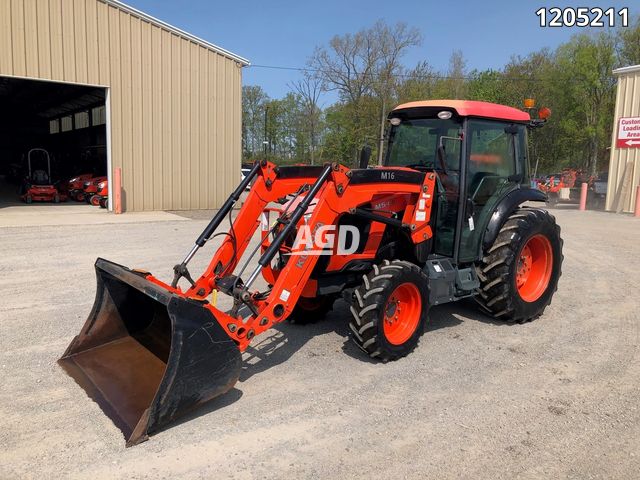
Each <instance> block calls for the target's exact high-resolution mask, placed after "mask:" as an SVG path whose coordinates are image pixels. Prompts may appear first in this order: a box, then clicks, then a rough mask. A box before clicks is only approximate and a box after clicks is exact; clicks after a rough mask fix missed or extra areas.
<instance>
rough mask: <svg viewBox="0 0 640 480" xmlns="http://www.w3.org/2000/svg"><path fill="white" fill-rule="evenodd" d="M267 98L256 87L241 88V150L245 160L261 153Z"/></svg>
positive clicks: (246, 86) (259, 88) (262, 91)
mask: <svg viewBox="0 0 640 480" xmlns="http://www.w3.org/2000/svg"><path fill="white" fill-rule="evenodd" d="M268 101H269V96H268V95H267V94H266V93H265V92H264V90H262V88H261V87H259V86H257V85H245V86H244V87H242V147H243V148H242V150H243V154H244V158H245V160H249V159H252V158H254V157H255V156H256V155H259V154H260V153H261V151H262V141H263V139H264V112H265V106H266V104H267V102H268Z"/></svg>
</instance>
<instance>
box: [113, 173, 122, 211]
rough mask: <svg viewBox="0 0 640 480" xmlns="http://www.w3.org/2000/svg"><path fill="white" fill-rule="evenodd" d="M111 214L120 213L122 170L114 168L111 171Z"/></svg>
mask: <svg viewBox="0 0 640 480" xmlns="http://www.w3.org/2000/svg"><path fill="white" fill-rule="evenodd" d="M111 190H112V192H113V212H114V213H115V214H121V213H122V169H121V168H120V167H116V168H114V170H113V188H112V189H111Z"/></svg>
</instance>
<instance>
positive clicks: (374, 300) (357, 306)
mask: <svg viewBox="0 0 640 480" xmlns="http://www.w3.org/2000/svg"><path fill="white" fill-rule="evenodd" d="M362 278H363V283H362V285H360V286H359V287H358V288H356V290H355V291H354V293H353V304H352V305H351V313H352V318H351V320H350V322H349V328H350V329H351V331H352V333H353V335H352V338H353V341H354V342H355V343H356V345H358V347H360V349H362V350H363V351H364V352H365V353H366V354H367V355H369V356H370V357H372V358H377V359H379V360H381V361H383V362H387V361H389V360H396V359H398V358H400V357H404V356H405V355H407V354H408V353H410V352H411V351H412V350H413V349H414V348H415V347H416V345H417V344H418V341H419V339H420V336H421V335H422V333H423V331H424V325H425V322H426V319H427V312H428V298H429V293H428V280H427V277H426V276H425V275H424V273H423V272H422V270H420V268H419V267H418V266H417V265H414V264H412V263H409V262H405V261H401V260H394V261H392V262H389V261H388V260H385V261H384V263H383V264H382V265H380V266H378V265H374V267H373V270H372V271H371V272H370V273H369V274H368V275H363V277H362ZM403 284H411V285H413V286H414V287H416V289H417V291H416V293H417V294H418V295H419V298H420V304H419V306H416V307H415V310H416V311H418V312H419V316H418V317H417V323H416V325H415V330H413V331H411V329H409V330H408V331H407V334H409V333H410V336H409V337H408V338H407V339H406V340H404V341H402V343H391V341H389V339H388V338H387V333H385V331H386V330H385V325H384V324H385V321H386V320H385V318H389V317H390V315H389V312H388V309H389V306H390V305H391V306H393V305H394V304H393V303H388V301H389V299H390V298H391V297H392V295H393V294H394V292H396V291H397V290H396V289H397V288H398V287H399V286H401V285H403ZM398 305H399V304H398ZM385 315H386V317H385ZM391 315H393V313H391ZM396 318H397V317H396ZM414 318H415V317H414ZM412 325H413V323H412Z"/></svg>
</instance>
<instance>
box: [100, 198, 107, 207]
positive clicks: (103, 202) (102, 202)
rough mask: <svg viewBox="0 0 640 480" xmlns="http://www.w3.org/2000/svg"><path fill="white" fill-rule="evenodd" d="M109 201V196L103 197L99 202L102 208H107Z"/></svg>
mask: <svg viewBox="0 0 640 480" xmlns="http://www.w3.org/2000/svg"><path fill="white" fill-rule="evenodd" d="M108 203H109V200H108V199H107V198H101V199H100V202H99V205H100V208H107V205H108Z"/></svg>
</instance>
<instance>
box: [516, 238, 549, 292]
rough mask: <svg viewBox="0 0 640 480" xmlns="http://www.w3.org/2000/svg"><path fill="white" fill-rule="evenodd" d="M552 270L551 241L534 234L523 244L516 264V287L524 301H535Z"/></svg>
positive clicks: (547, 284)
mask: <svg viewBox="0 0 640 480" xmlns="http://www.w3.org/2000/svg"><path fill="white" fill-rule="evenodd" d="M552 271H553V251H552V249H551V242H550V241H549V239H548V238H547V237H545V236H544V235H534V236H533V237H531V238H530V239H529V240H527V243H525V244H524V246H523V247H522V250H520V255H518V264H517V265H516V287H517V288H518V294H520V297H521V298H522V299H523V300H524V301H525V302H535V301H536V300H538V299H539V298H540V297H541V296H542V294H543V293H544V292H545V291H546V289H547V287H548V286H549V280H550V279H551V272H552Z"/></svg>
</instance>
